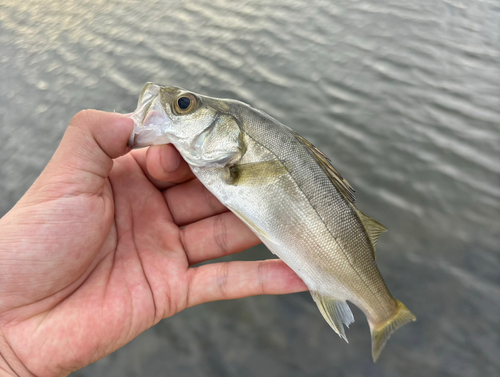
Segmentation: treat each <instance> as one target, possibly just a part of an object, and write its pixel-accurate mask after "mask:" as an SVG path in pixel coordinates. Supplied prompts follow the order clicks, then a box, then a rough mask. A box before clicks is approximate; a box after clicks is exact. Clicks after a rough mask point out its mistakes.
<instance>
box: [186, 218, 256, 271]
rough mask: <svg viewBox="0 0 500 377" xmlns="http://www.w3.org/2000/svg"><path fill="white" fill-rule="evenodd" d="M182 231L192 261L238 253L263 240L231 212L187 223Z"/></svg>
mask: <svg viewBox="0 0 500 377" xmlns="http://www.w3.org/2000/svg"><path fill="white" fill-rule="evenodd" d="M180 231H181V233H180V234H181V241H182V244H183V246H184V250H185V251H186V256H187V258H188V260H189V264H190V265H193V264H196V263H200V262H204V261H207V260H209V259H213V258H220V257H223V256H225V255H229V254H236V253H239V252H241V251H243V250H246V249H248V248H250V247H252V246H255V245H258V244H260V240H259V239H258V238H257V236H256V235H255V234H254V233H253V232H252V231H251V230H250V229H249V228H248V227H247V226H246V225H245V224H244V223H243V222H242V221H241V220H240V219H238V218H237V217H236V215H235V214H234V213H231V212H225V213H221V214H220V215H216V216H212V217H209V218H207V219H204V220H201V221H198V222H196V223H193V224H190V225H187V226H185V227H184V228H181V229H180Z"/></svg>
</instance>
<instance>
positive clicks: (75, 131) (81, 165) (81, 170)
mask: <svg viewBox="0 0 500 377" xmlns="http://www.w3.org/2000/svg"><path fill="white" fill-rule="evenodd" d="M133 128H134V121H133V120H132V119H130V118H128V117H126V116H124V115H122V114H117V113H107V112H104V111H97V110H83V111H80V112H79V113H78V114H76V115H75V116H74V117H73V119H72V120H71V122H70V125H69V127H68V129H67V130H66V132H65V134H64V137H63V139H62V140H61V144H60V145H59V147H58V148H57V151H56V152H55V154H54V156H53V158H52V159H51V161H50V162H49V164H48V166H47V173H48V174H50V175H51V176H52V177H60V178H61V180H60V181H61V182H64V183H65V184H67V183H69V184H73V183H76V184H78V188H79V191H80V190H81V191H83V192H95V191H96V190H99V189H100V188H101V187H102V185H103V183H104V180H105V179H106V178H107V177H108V175H109V173H110V171H111V168H112V167H113V159H114V158H117V157H120V156H122V155H124V154H126V153H127V152H128V151H129V148H128V147H127V142H128V139H129V137H130V135H131V134H132V131H133ZM57 180H58V181H59V179H57Z"/></svg>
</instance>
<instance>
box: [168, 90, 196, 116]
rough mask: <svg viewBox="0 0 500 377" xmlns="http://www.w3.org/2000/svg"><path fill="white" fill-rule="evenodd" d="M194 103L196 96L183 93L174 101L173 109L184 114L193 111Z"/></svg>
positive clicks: (179, 113)
mask: <svg viewBox="0 0 500 377" xmlns="http://www.w3.org/2000/svg"><path fill="white" fill-rule="evenodd" d="M196 105H197V100H196V97H195V96H194V95H192V94H191V93H185V94H182V95H181V96H180V97H179V98H177V99H176V100H175V101H174V106H173V109H174V111H175V112H176V113H177V114H178V115H184V114H187V113H190V112H191V111H193V110H194V109H195V107H197V106H196Z"/></svg>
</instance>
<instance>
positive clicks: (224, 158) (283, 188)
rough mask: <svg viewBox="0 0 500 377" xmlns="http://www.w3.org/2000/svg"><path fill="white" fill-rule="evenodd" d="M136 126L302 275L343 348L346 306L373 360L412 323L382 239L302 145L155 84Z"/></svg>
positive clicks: (233, 104) (261, 118)
mask: <svg viewBox="0 0 500 377" xmlns="http://www.w3.org/2000/svg"><path fill="white" fill-rule="evenodd" d="M180 99H182V100H181V102H178V101H179V100H180ZM180 103H181V104H182V106H180V105H179V104H180ZM153 112H154V113H153ZM132 118H133V119H134V121H135V123H136V125H135V128H134V132H133V134H132V135H131V138H130V141H129V144H130V145H131V146H133V147H137V146H146V145H153V144H164V143H166V142H170V143H172V144H174V145H175V147H176V148H177V149H178V151H179V152H180V154H181V155H182V156H183V158H184V159H185V160H186V161H187V162H188V164H189V165H190V167H191V169H192V171H193V173H194V174H195V175H196V177H197V178H198V179H199V180H200V181H201V182H202V183H203V184H204V185H205V187H206V188H207V189H208V190H209V191H210V192H212V193H213V194H214V195H215V196H216V197H217V198H218V199H219V200H220V202H221V203H223V204H224V205H225V206H226V207H227V208H229V209H230V210H231V211H232V212H233V213H235V214H236V215H237V216H238V217H239V218H240V219H241V220H242V221H243V222H245V223H246V224H247V225H248V226H249V227H250V229H252V231H254V232H255V234H256V235H257V236H258V237H259V238H260V239H261V240H262V242H263V243H264V244H265V245H266V246H267V247H268V248H269V249H270V250H271V251H272V252H273V253H275V254H276V255H277V256H278V257H280V258H281V259H282V260H283V261H284V262H285V263H286V264H287V265H288V266H290V268H292V269H293V270H294V271H295V272H296V273H297V274H298V275H299V277H300V278H301V279H302V280H303V281H304V283H305V284H306V285H307V286H308V288H309V290H310V291H311V294H312V296H313V299H314V301H315V302H316V304H317V305H318V308H319V310H320V312H321V313H322V315H323V317H324V318H325V320H326V321H327V322H328V323H329V324H330V326H331V327H332V328H333V329H334V330H335V331H336V332H337V333H338V334H339V336H341V337H342V338H344V339H345V340H346V341H347V338H346V336H345V331H344V325H347V326H348V325H349V324H350V323H352V322H353V321H354V318H353V316H352V312H351V310H350V309H349V307H348V305H347V303H346V300H348V301H350V302H352V303H353V304H355V305H356V306H358V307H359V308H360V309H361V310H362V311H363V312H364V314H365V315H366V317H367V319H368V323H369V325H370V330H371V333H372V354H373V359H374V360H376V359H377V358H378V356H379V355H380V352H381V351H382V348H383V347H384V345H385V343H386V341H387V339H388V338H389V336H390V335H391V334H392V332H394V331H395V330H396V329H397V328H399V327H400V326H402V325H404V324H405V323H407V322H409V321H412V320H415V316H414V315H413V314H412V313H411V312H410V311H409V310H408V309H407V308H406V307H405V306H404V305H403V304H402V303H401V302H400V301H398V300H396V299H395V298H394V297H393V296H392V295H391V293H390V292H389V290H388V288H387V286H386V284H385V282H384V280H383V278H382V276H381V274H380V272H379V270H378V267H377V265H376V263H375V246H376V242H377V238H378V236H379V235H380V234H381V233H382V232H384V231H385V230H386V229H385V228H384V227H383V226H382V225H381V224H379V223H378V222H376V221H375V220H373V219H371V218H369V217H368V216H366V215H364V214H363V213H362V212H360V211H359V210H358V209H357V208H356V206H355V204H354V196H353V190H352V188H351V187H350V185H349V184H348V183H347V181H346V180H345V179H344V178H343V177H342V176H341V175H340V173H338V171H337V170H336V169H335V168H334V167H333V166H332V165H331V163H330V160H329V159H328V157H326V155H325V154H323V153H322V152H321V151H319V150H318V149H317V148H315V147H314V146H313V145H312V144H311V143H310V142H308V141H307V140H306V139H304V138H303V137H302V136H300V135H298V134H297V133H295V132H294V131H293V130H291V129H290V128H288V127H286V126H285V125H283V124H281V123H280V122H278V121H277V120H275V119H273V118H272V117H270V116H269V115H267V114H265V113H264V112H262V111H260V110H256V109H254V108H252V107H250V106H248V105H247V104H244V103H242V102H239V101H234V100H227V99H216V98H211V97H206V96H201V95H198V94H195V93H192V92H187V91H185V90H183V89H181V88H176V87H161V86H158V85H154V84H151V83H149V84H146V86H145V88H144V89H143V91H142V94H141V97H140V98H139V104H138V108H137V110H136V112H134V114H133V115H132Z"/></svg>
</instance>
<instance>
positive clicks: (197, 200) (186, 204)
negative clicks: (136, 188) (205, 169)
mask: <svg viewBox="0 0 500 377" xmlns="http://www.w3.org/2000/svg"><path fill="white" fill-rule="evenodd" d="M163 195H164V196H165V200H166V201H167V205H168V207H169V209H170V212H171V213H172V217H173V219H174V222H175V223H176V224H177V225H179V226H184V225H186V224H190V223H193V222H195V221H198V220H201V219H205V218H207V217H210V216H214V215H217V214H220V213H222V212H227V211H228V209H227V208H226V207H225V206H224V205H222V204H221V202H219V200H218V199H217V198H216V197H215V196H214V195H213V194H212V193H211V192H210V191H208V190H207V189H206V188H205V186H203V184H202V183H201V182H200V181H199V180H197V179H193V180H191V181H188V182H186V183H183V184H181V185H178V186H175V187H172V188H170V189H168V190H166V191H165V192H164V193H163Z"/></svg>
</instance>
